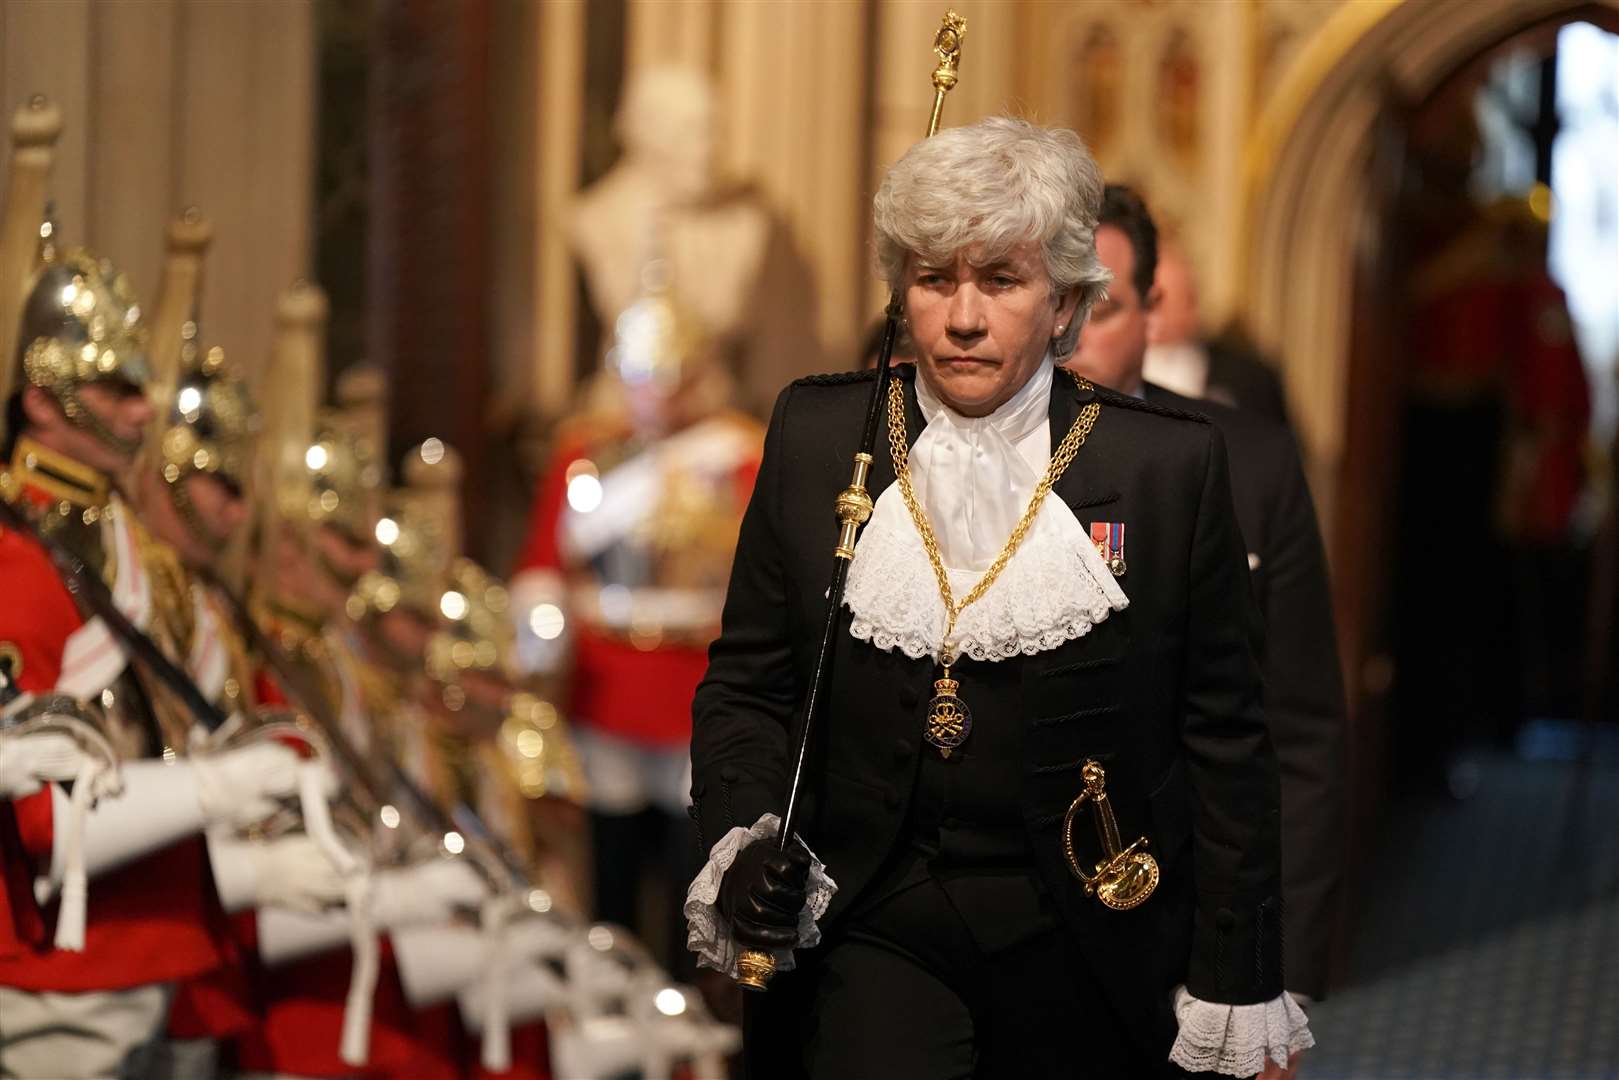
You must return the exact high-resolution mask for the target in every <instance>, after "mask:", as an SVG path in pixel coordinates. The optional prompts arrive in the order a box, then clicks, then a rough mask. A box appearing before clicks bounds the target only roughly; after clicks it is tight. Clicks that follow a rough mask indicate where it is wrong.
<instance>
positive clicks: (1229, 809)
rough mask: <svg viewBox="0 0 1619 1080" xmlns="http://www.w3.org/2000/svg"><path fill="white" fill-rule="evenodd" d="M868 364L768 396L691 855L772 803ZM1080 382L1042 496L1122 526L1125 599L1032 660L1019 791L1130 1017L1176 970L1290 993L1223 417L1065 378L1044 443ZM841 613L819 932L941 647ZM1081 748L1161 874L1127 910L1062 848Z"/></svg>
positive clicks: (865, 875)
mask: <svg viewBox="0 0 1619 1080" xmlns="http://www.w3.org/2000/svg"><path fill="white" fill-rule="evenodd" d="M896 372H897V374H898V377H900V378H902V379H903V380H904V386H905V398H906V404H907V412H908V417H909V420H908V434H909V436H910V437H911V438H912V439H913V440H914V438H915V436H916V435H917V434H918V433H919V432H920V431H921V429H922V427H923V424H924V421H923V419H922V416H921V412H920V410H919V409H918V407H917V405H916V394H915V388H914V386H913V385H912V384H911V380H912V379H913V378H914V376H913V374H912V371H911V369H910V366H909V365H904V366H902V367H900V368H897V369H896ZM873 377H874V376H873V375H872V374H871V373H860V374H855V375H842V376H815V377H810V378H806V379H800V380H798V381H797V382H795V383H793V384H792V385H791V386H789V387H788V388H787V389H786V390H784V391H783V392H782V394H781V396H780V397H779V398H778V399H777V402H776V406H775V410H774V413H773V415H772V418H771V422H770V427H769V431H768V434H767V436H766V440H765V450H764V459H763V464H762V466H761V469H760V473H759V478H758V482H757V486H756V488H755V491H754V494H753V499H752V501H751V503H750V504H749V507H748V510H747V513H746V515H745V517H744V519H743V523H742V529H741V535H740V538H739V541H738V546H737V554H736V562H735V565H734V567H733V570H732V576H731V583H730V591H729V594H728V596H727V598H726V604H725V613H724V623H723V629H722V632H721V634H720V637H719V638H718V640H716V641H715V643H714V645H713V647H712V649H711V650H710V654H709V668H708V672H707V675H706V676H705V677H704V679H703V682H702V684H701V686H699V688H698V691H697V696H696V700H695V702H694V706H693V733H692V768H693V782H692V798H693V803H694V810H693V814H694V817H695V818H696V819H697V822H698V828H699V832H700V838H699V839H700V843H702V844H703V845H705V850H706V845H711V844H713V843H714V842H715V841H716V840H718V839H719V838H720V837H721V836H722V835H724V833H725V832H726V830H728V829H730V828H731V827H732V826H735V825H751V824H752V823H753V822H754V821H755V820H756V819H757V818H758V817H759V816H760V815H761V814H762V813H765V812H775V813H780V812H781V809H782V797H783V793H784V790H785V784H786V780H787V774H788V758H789V753H790V751H789V730H790V729H793V728H795V726H796V721H797V717H796V714H797V712H798V710H799V708H800V706H801V703H802V701H803V698H804V695H805V691H806V689H807V684H808V680H809V679H810V673H811V670H812V667H813V665H814V662H815V654H816V651H817V648H818V645H819V637H820V631H821V626H822V622H823V619H824V616H825V605H826V587H827V580H828V575H829V571H830V568H831V561H832V560H831V552H832V547H833V543H834V538H835V535H836V522H835V519H834V517H833V514H832V503H833V499H834V497H835V496H836V494H837V493H838V491H840V490H841V489H842V488H843V487H844V486H845V485H846V484H847V483H848V479H849V467H850V460H851V458H852V455H853V453H854V451H855V449H856V444H857V443H858V440H859V436H860V427H861V423H862V420H863V417H864V414H865V409H866V402H867V399H868V397H869V395H870V391H871V380H872V378H873ZM1091 394H1094V395H1095V396H1096V398H1097V399H1099V400H1100V401H1101V402H1102V409H1101V415H1100V417H1099V419H1098V420H1097V422H1096V426H1095V429H1094V430H1093V431H1092V433H1091V435H1090V438H1089V440H1088V441H1087V442H1086V444H1085V446H1084V448H1083V449H1082V450H1081V451H1080V453H1079V456H1078V458H1077V459H1076V460H1075V461H1074V463H1073V464H1072V466H1071V467H1070V468H1069V469H1068V471H1067V472H1066V473H1065V475H1064V476H1063V477H1062V479H1061V481H1060V482H1059V483H1058V485H1057V487H1056V489H1055V495H1056V497H1058V498H1061V499H1062V500H1063V501H1064V502H1066V503H1067V504H1068V506H1069V507H1070V508H1072V509H1073V511H1074V514H1075V516H1076V517H1077V518H1078V519H1079V521H1080V522H1081V523H1082V524H1084V523H1087V522H1091V521H1122V522H1124V523H1125V524H1126V558H1127V562H1128V572H1127V574H1126V575H1125V577H1124V578H1123V579H1122V580H1121V584H1122V586H1123V589H1124V592H1125V594H1126V595H1127V596H1128V597H1129V607H1128V608H1127V609H1126V610H1124V611H1121V612H1115V613H1113V614H1112V615H1110V616H1109V617H1108V618H1107V619H1106V620H1104V621H1103V622H1101V623H1100V624H1098V625H1097V626H1096V627H1094V628H1093V629H1092V630H1091V632H1090V633H1088V634H1086V635H1085V636H1083V637H1080V638H1078V639H1076V640H1074V641H1070V642H1068V643H1067V644H1066V645H1063V646H1061V647H1059V648H1056V649H1052V650H1048V651H1046V652H1042V653H1040V654H1038V655H1036V656H1034V657H1031V658H1028V660H1027V662H1025V663H1024V664H1023V701H1024V707H1025V710H1026V712H1027V716H1026V717H1025V718H1024V722H1025V723H1026V724H1027V725H1028V726H1027V729H1026V733H1025V738H1024V740H1023V746H1024V758H1025V760H1024V762H1023V778H1024V779H1023V784H1022V788H1021V790H1020V791H1019V792H1017V798H1018V800H1019V803H1020V805H1021V811H1022V817H1023V820H1024V824H1025V827H1026V829H1027V832H1028V836H1029V840H1030V845H1031V847H1032V850H1033V851H1034V852H1035V857H1036V860H1037V862H1038V868H1039V871H1040V874H1041V877H1042V879H1043V881H1044V883H1045V885H1046V887H1047V888H1048V889H1049V890H1050V892H1051V895H1052V896H1054V897H1055V898H1056V900H1057V903H1058V905H1059V907H1060V908H1061V910H1062V913H1063V916H1064V921H1065V923H1066V925H1067V927H1068V929H1069V931H1070V933H1071V934H1072V935H1073V937H1074V939H1075V940H1076V941H1077V942H1078V944H1079V946H1080V949H1081V952H1082V954H1083V955H1084V956H1085V957H1086V958H1087V960H1088V961H1089V963H1090V964H1091V965H1092V966H1093V967H1094V969H1095V971H1096V973H1097V976H1098V978H1099V980H1100V981H1101V982H1103V983H1104V984H1105V985H1106V987H1107V989H1108V992H1109V993H1110V994H1111V995H1112V996H1113V998H1114V1003H1115V1005H1116V1006H1117V1008H1118V1012H1119V1014H1120V1015H1122V1016H1127V1017H1128V1016H1141V1017H1143V1020H1142V1023H1143V1025H1145V1024H1146V1023H1147V1020H1146V1017H1147V1016H1148V1014H1150V1013H1156V1012H1158V1011H1159V1010H1160V1009H1161V1008H1162V1003H1163V1002H1164V1001H1165V1000H1166V999H1167V995H1168V993H1169V991H1170V990H1171V988H1172V987H1174V986H1175V985H1176V984H1178V983H1182V982H1184V983H1186V985H1187V987H1188V989H1189V990H1190V991H1191V992H1192V993H1193V994H1194V995H1196V996H1197V997H1199V998H1202V999H1204V1000H1207V1001H1214V1002H1225V1003H1231V1004H1249V1003H1256V1002H1262V1001H1267V1000H1269V999H1271V998H1273V997H1275V996H1276V995H1277V994H1279V993H1280V992H1281V990H1282V979H1281V955H1280V954H1281V903H1280V899H1279V896H1280V880H1279V879H1280V853H1279V844H1280V840H1279V821H1278V798H1279V795H1278V777H1277V767H1276V759H1275V756H1274V753H1273V751H1272V748H1271V742H1270V737H1269V734H1268V732H1267V730H1266V726H1265V720H1264V715H1263V710H1262V707H1261V690H1260V673H1259V667H1258V661H1257V659H1256V655H1257V646H1258V634H1259V620H1258V615H1257V612H1256V610H1255V607H1254V603H1253V598H1252V595H1251V592H1250V589H1249V583H1248V568H1247V563H1246V551H1245V548H1244V546H1243V542H1242V537H1241V535H1240V534H1239V531H1238V526H1237V521H1236V517H1235V514H1234V512H1233V509H1232V504H1231V492H1230V481H1229V479H1228V473H1227V465H1226V451H1225V447H1224V443H1223V440H1222V439H1221V436H1220V434H1219V431H1218V430H1217V429H1216V428H1215V427H1214V426H1212V425H1211V424H1209V423H1208V422H1207V420H1205V419H1203V418H1202V417H1199V416H1194V415H1191V414H1187V413H1181V412H1177V411H1175V410H1169V409H1164V408H1160V407H1157V406H1153V405H1150V404H1147V403H1145V402H1141V401H1137V400H1136V399H1134V398H1129V397H1125V396H1123V395H1119V394H1116V393H1113V392H1112V391H1108V390H1102V389H1098V390H1095V391H1086V392H1082V391H1081V390H1080V389H1079V388H1078V387H1077V386H1076V385H1075V384H1074V383H1073V382H1072V381H1071V380H1070V379H1069V378H1068V377H1067V376H1066V375H1064V374H1063V373H1061V372H1059V373H1058V376H1057V378H1056V380H1055V381H1054V383H1053V389H1052V395H1051V444H1052V447H1053V448H1055V447H1056V445H1057V443H1058V442H1059V441H1060V440H1061V438H1062V437H1063V435H1064V434H1066V432H1067V431H1068V429H1069V426H1070V425H1071V424H1072V423H1073V420H1074V418H1075V417H1076V416H1077V415H1078V411H1079V409H1080V407H1081V404H1082V398H1085V397H1088V396H1090V395H1091ZM885 445H886V441H885V440H880V443H879V450H878V452H877V454H876V462H875V465H874V466H873V468H872V474H871V479H870V481H869V485H868V486H869V488H870V490H871V493H872V496H873V497H874V498H876V497H878V496H880V495H881V493H882V492H883V491H884V490H885V489H886V488H887V487H888V485H889V484H890V483H892V482H893V465H892V462H891V461H890V458H889V454H888V453H887V452H886V450H885V449H883V448H882V447H883V446H885ZM848 622H849V617H848V613H847V611H845V612H844V613H843V618H842V620H841V624H840V628H839V634H838V639H837V642H836V645H835V648H834V654H833V661H832V663H833V669H832V679H831V685H830V687H829V690H828V692H827V694H826V697H825V699H824V702H825V705H824V713H823V714H822V715H821V716H820V717H819V718H818V721H817V730H816V732H815V741H814V745H815V752H814V754H813V756H812V759H811V761H810V764H809V767H808V769H807V777H806V781H805V785H806V790H805V794H804V796H803V798H804V801H805V809H804V816H803V819H802V824H801V825H800V827H799V829H800V833H801V835H802V836H803V837H804V839H805V841H806V842H807V843H808V844H809V845H810V847H811V848H813V849H814V850H815V852H816V854H817V855H819V856H820V857H821V858H822V859H823V860H824V861H825V862H826V864H827V869H828V872H829V873H830V874H831V875H832V877H833V878H834V879H835V880H836V881H837V882H838V884H839V886H840V889H839V892H838V894H837V897H836V898H835V900H834V902H833V904H832V907H831V909H830V910H829V912H828V913H827V916H826V919H825V920H823V926H824V925H827V924H829V923H836V921H837V920H838V918H839V916H840V914H841V913H842V912H844V911H846V910H847V909H848V906H849V904H850V903H851V902H852V901H853V900H854V899H855V898H856V897H858V896H859V895H860V894H861V892H862V890H863V889H864V888H865V887H866V886H867V885H868V884H870V883H871V881H872V878H873V875H874V874H875V872H876V871H877V870H878V868H879V867H880V866H881V864H882V863H883V861H884V859H885V857H886V856H888V855H889V854H890V852H891V850H892V849H893V848H894V846H895V844H896V842H897V841H898V839H899V838H900V833H901V828H902V825H903V823H904V820H905V816H906V811H907V805H908V802H909V801H910V799H911V796H912V790H913V787H914V784H915V779H916V776H917V763H918V755H919V754H922V753H933V752H934V751H933V750H932V749H931V748H930V747H928V746H927V745H926V744H925V743H924V741H923V739H922V716H923V708H924V703H925V702H926V700H927V698H928V697H929V696H930V694H931V685H932V679H933V678H934V677H935V672H934V665H933V663H932V661H931V660H929V659H926V658H924V659H921V660H911V659H909V658H907V657H905V656H903V655H900V654H897V653H886V652H883V651H880V650H878V649H876V648H874V647H873V646H871V645H870V644H868V643H866V642H862V641H858V640H856V639H854V638H853V637H852V636H850V635H849V633H848V629H847V628H848ZM970 704H971V703H970V702H969V705H970ZM1090 758H1096V759H1099V760H1100V761H1102V762H1103V763H1104V765H1105V766H1106V768H1107V777H1108V778H1107V790H1108V794H1109V796H1110V797H1111V799H1112V801H1113V804H1114V807H1115V810H1116V813H1117V816H1118V820H1119V822H1120V827H1121V829H1122V830H1123V831H1124V832H1125V833H1126V834H1127V835H1126V837H1125V839H1126V842H1129V841H1130V840H1132V839H1134V838H1135V837H1136V836H1138V835H1140V834H1142V833H1146V834H1147V835H1148V836H1149V837H1150V839H1151V845H1152V850H1153V851H1154V852H1155V853H1156V855H1157V858H1158V860H1159V862H1160V864H1161V866H1162V868H1163V880H1162V883H1161V884H1160V885H1159V889H1158V892H1157V893H1156V894H1155V895H1154V896H1153V897H1152V898H1151V899H1149V900H1148V901H1147V902H1146V903H1145V904H1143V905H1142V906H1141V907H1139V908H1137V909H1135V910H1133V911H1129V912H1117V911H1112V910H1110V909H1108V908H1106V907H1104V906H1102V905H1101V904H1100V903H1099V902H1098V901H1096V900H1095V899H1091V898H1087V897H1086V896H1085V895H1084V892H1083V890H1082V888H1081V886H1080V885H1079V883H1078V882H1077V881H1076V880H1075V879H1074V878H1073V876H1072V875H1071V874H1070V872H1069V870H1068V868H1067V864H1066V862H1065V861H1064V859H1063V857H1062V852H1061V847H1060V841H1059V832H1060V825H1061V821H1062V816H1063V813H1064V811H1065V810H1066V809H1067V808H1068V805H1069V803H1070V802H1071V801H1072V800H1073V799H1074V797H1075V796H1076V795H1077V794H1078V793H1079V791H1080V789H1081V787H1082V783H1081V780H1080V767H1081V765H1082V764H1083V763H1084V762H1085V761H1086V760H1087V759H1090ZM1087 828H1088V826H1087ZM1080 836H1081V841H1082V842H1084V841H1085V840H1088V839H1091V838H1090V837H1088V836H1086V835H1085V834H1080ZM1053 1034H1054V1037H1057V1036H1059V1035H1060V1033H1053Z"/></svg>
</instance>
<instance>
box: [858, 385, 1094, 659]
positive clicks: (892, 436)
mask: <svg viewBox="0 0 1619 1080" xmlns="http://www.w3.org/2000/svg"><path fill="white" fill-rule="evenodd" d="M1064 370H1066V369H1064ZM1068 374H1070V375H1072V376H1073V378H1074V381H1075V382H1076V383H1078V384H1079V388H1080V389H1081V390H1091V389H1092V387H1091V384H1090V383H1089V382H1088V381H1086V380H1085V379H1082V378H1080V377H1079V376H1078V375H1075V374H1074V373H1073V372H1072V371H1070V372H1068ZM917 378H921V375H920V373H919V374H918V375H917ZM1101 412H1102V405H1101V403H1100V402H1097V401H1092V402H1091V403H1090V404H1089V405H1086V406H1085V407H1084V408H1082V409H1080V410H1079V416H1077V417H1076V418H1075V419H1074V425H1073V426H1072V427H1070V428H1069V429H1068V434H1067V435H1064V436H1063V440H1062V442H1060V443H1058V444H1057V451H1056V453H1054V454H1052V455H1051V462H1050V464H1048V465H1047V466H1046V474H1045V476H1043V477H1041V478H1040V482H1039V483H1038V484H1036V485H1035V487H1034V494H1032V495H1030V496H1029V506H1028V509H1026V510H1024V511H1023V517H1022V518H1020V519H1019V520H1018V523H1017V527H1016V528H1014V529H1013V530H1012V535H1011V536H1009V537H1008V538H1007V540H1006V546H1005V547H1003V548H1002V549H1001V553H1000V554H999V555H997V556H996V557H995V561H994V562H993V563H991V564H990V567H989V569H988V570H986V571H984V576H983V577H981V578H979V579H978V584H976V585H974V586H973V587H972V590H971V591H970V592H968V593H967V595H966V596H964V597H962V600H961V603H959V604H958V603H956V601H955V595H954V593H953V592H952V591H951V588H950V575H949V572H948V571H946V570H945V568H944V559H943V558H941V557H940V555H939V541H938V540H937V539H936V538H935V537H934V535H933V526H932V525H930V524H928V517H927V514H925V513H923V512H922V507H921V505H920V504H919V503H918V502H917V501H916V490H915V489H914V488H913V487H912V486H911V451H910V446H909V444H908V443H907V442H906V439H905V390H904V387H902V386H901V385H900V380H899V379H894V380H893V381H892V382H890V383H889V384H888V449H889V452H890V453H892V454H893V457H894V478H895V479H896V480H897V481H898V482H899V490H900V494H901V495H903V496H904V497H905V508H906V509H907V510H909V511H910V512H911V520H912V521H913V522H915V523H916V531H917V532H918V533H919V534H920V535H921V537H922V547H923V549H924V550H925V551H926V552H927V553H928V561H929V562H930V563H932V564H933V576H934V578H935V579H936V580H937V581H938V583H939V597H940V598H941V599H942V600H943V601H944V610H945V618H946V622H945V628H944V641H942V642H940V644H939V661H940V662H941V663H942V664H944V666H945V667H949V666H950V664H951V662H952V661H954V659H955V657H954V656H952V655H951V653H950V635H951V634H952V633H954V632H955V629H956V620H957V619H958V618H960V617H961V613H962V612H963V611H965V610H966V609H967V605H969V604H971V603H973V602H974V601H975V600H977V599H978V598H979V597H981V596H983V595H984V593H986V592H988V591H989V587H990V586H991V585H993V584H994V583H995V579H996V578H997V577H999V576H1000V573H1001V571H1002V570H1004V569H1005V568H1006V564H1007V563H1008V562H1009V561H1011V558H1012V554H1013V553H1014V552H1015V551H1017V549H1018V545H1019V544H1021V543H1023V537H1024V536H1026V535H1027V534H1028V531H1029V528H1030V526H1032V525H1033V524H1034V518H1035V515H1036V514H1038V513H1039V512H1040V505H1041V504H1042V503H1044V502H1045V501H1046V496H1047V495H1048V494H1050V492H1051V489H1052V487H1053V486H1054V485H1055V484H1056V483H1057V480H1058V479H1059V478H1060V477H1061V476H1062V474H1063V472H1064V471H1065V470H1066V469H1067V468H1068V466H1069V465H1071V464H1072V463H1073V460H1074V458H1075V457H1076V456H1077V455H1078V454H1079V448H1080V447H1081V446H1084V445H1085V439H1086V438H1087V437H1088V436H1089V435H1090V433H1091V428H1093V427H1095V426H1096V418H1097V416H1099V415H1100V414H1101Z"/></svg>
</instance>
